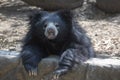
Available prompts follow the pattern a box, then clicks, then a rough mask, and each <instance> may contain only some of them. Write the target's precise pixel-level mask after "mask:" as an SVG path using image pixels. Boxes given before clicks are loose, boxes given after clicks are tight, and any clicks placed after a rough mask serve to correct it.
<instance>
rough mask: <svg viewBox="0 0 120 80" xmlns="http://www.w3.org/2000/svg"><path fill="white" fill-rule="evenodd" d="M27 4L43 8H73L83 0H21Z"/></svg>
mask: <svg viewBox="0 0 120 80" xmlns="http://www.w3.org/2000/svg"><path fill="white" fill-rule="evenodd" d="M22 1H24V2H26V3H28V4H29V5H33V6H37V7H41V8H43V9H45V10H58V9H74V8H77V7H80V6H82V4H83V1H84V0H22Z"/></svg>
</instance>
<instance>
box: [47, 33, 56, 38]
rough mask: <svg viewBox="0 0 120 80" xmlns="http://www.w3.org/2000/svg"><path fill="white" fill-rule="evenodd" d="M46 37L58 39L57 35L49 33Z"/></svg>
mask: <svg viewBox="0 0 120 80" xmlns="http://www.w3.org/2000/svg"><path fill="white" fill-rule="evenodd" d="M46 37H47V38H48V39H55V38H56V35H55V34H54V33H49V34H47V35H46Z"/></svg>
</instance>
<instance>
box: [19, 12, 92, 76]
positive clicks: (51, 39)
mask: <svg viewBox="0 0 120 80" xmlns="http://www.w3.org/2000/svg"><path fill="white" fill-rule="evenodd" d="M29 24H30V28H29V31H28V33H27V35H26V37H25V41H24V45H23V47H22V48H23V49H22V51H21V53H22V62H23V65H24V67H25V69H26V71H27V72H28V73H29V75H30V76H36V75H37V69H38V64H39V62H40V61H41V59H43V58H45V57H48V56H49V55H58V56H60V61H59V67H58V68H57V69H56V71H55V72H54V73H55V75H56V74H57V75H61V74H63V73H66V72H67V71H68V70H70V69H71V68H72V67H73V65H74V64H75V63H76V62H77V61H84V60H86V59H88V58H90V57H93V56H94V51H93V47H92V45H91V42H90V39H89V38H88V37H87V36H86V35H85V33H84V31H83V30H82V28H80V27H79V26H76V25H74V21H73V19H72V13H71V11H69V10H62V11H56V12H47V11H40V12H37V13H35V14H34V15H32V16H31V17H30V23H29Z"/></svg>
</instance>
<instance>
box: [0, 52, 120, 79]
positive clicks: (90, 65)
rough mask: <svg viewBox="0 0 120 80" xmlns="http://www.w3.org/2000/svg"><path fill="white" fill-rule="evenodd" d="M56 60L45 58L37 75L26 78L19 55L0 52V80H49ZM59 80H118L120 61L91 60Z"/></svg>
mask: <svg viewBox="0 0 120 80" xmlns="http://www.w3.org/2000/svg"><path fill="white" fill-rule="evenodd" d="M57 63H58V58H57V57H49V58H45V59H43V60H42V61H41V63H40V64H39V75H38V76H37V77H28V75H27V73H26V72H25V70H24V67H23V66H22V64H21V60H20V54H19V53H18V52H14V51H12V52H11V51H0V80H50V79H49V75H51V74H50V73H51V72H53V71H54V70H55V68H56V66H57ZM59 80H120V59H117V58H109V57H108V58H106V57H104V58H103V57H102V58H100V57H99V58H93V59H90V60H88V61H86V62H84V63H82V64H77V65H75V66H74V68H73V70H71V71H70V72H69V73H68V74H66V75H64V76H62V77H61V78H60V79H59Z"/></svg>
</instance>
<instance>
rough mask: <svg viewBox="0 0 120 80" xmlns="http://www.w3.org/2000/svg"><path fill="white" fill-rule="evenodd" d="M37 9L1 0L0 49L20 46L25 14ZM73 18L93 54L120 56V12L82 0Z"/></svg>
mask: <svg viewBox="0 0 120 80" xmlns="http://www.w3.org/2000/svg"><path fill="white" fill-rule="evenodd" d="M36 10H39V9H38V8H36V7H32V6H28V5H26V4H24V3H23V2H21V1H19V0H0V50H16V51H20V50H21V45H22V44H21V41H22V38H23V37H24V35H25V34H26V32H27V28H28V17H27V15H28V14H30V13H31V12H32V11H36ZM74 13H75V18H74V19H75V20H77V22H78V23H79V24H80V25H81V26H82V27H83V28H84V29H85V30H86V32H87V34H88V36H89V37H90V38H91V40H92V43H93V46H94V49H95V51H96V54H108V55H110V56H119V57H120V14H106V13H104V12H102V11H100V10H99V9H97V8H95V7H94V6H91V5H90V4H89V5H88V4H84V5H83V7H82V8H78V9H76V10H74Z"/></svg>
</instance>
